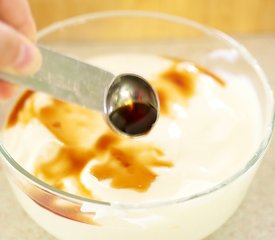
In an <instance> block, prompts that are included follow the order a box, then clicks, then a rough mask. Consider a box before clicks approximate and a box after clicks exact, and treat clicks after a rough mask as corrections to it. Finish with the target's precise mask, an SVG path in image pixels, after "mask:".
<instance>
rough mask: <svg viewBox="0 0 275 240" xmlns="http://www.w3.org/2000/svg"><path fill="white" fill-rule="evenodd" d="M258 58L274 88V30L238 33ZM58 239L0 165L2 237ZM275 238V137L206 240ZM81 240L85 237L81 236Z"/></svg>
mask: <svg viewBox="0 0 275 240" xmlns="http://www.w3.org/2000/svg"><path fill="white" fill-rule="evenodd" d="M236 39H237V40H238V41H240V42H241V43H243V45H244V46H246V47H247V48H248V50H249V51H250V52H251V53H252V54H253V55H254V56H255V57H256V59H258V61H259V63H260V65H261V66H262V67H263V69H264V71H265V73H266V74H267V76H268V78H269V80H270V83H271V85H272V88H273V90H274V91H275V33H272V34H264V35H263V34H261V35H256V36H255V35H254V36H253V35H249V36H248V35H245V36H237V37H236ZM19 239H20V240H36V239H37V240H38V239H39V240H55V238H54V237H52V236H50V235H49V234H48V233H46V232H45V231H44V230H43V229H41V228H40V227H39V226H38V225H37V224H36V223H35V222H33V221H32V220H31V219H30V218H29V217H28V216H27V214H26V213H25V212H24V211H23V209H22V208H21V207H20V206H19V204H18V203H17V201H16V199H15V197H14V196H13V194H12V192H11V190H10V187H9V185H8V183H7V180H6V179H5V177H4V174H3V172H2V169H1V166H0V240H19ZM248 239H249V240H272V239H275V139H273V141H272V142H271V145H270V148H269V150H268V152H267V154H266V155H265V157H264V159H263V163H262V165H261V167H260V169H259V171H258V173H257V175H256V177H255V180H254V181H253V183H252V185H251V187H250V190H249V192H248V194H247V196H246V198H245V200H244V202H243V203H242V205H241V206H240V208H239V210H238V211H237V212H236V213H235V214H234V216H233V217H232V218H231V219H230V220H229V221H228V222H227V223H226V224H225V225H224V226H223V227H221V228H220V229H219V230H218V231H217V232H215V233H214V234H212V235H211V236H209V237H208V238H207V240H248ZM81 240H82V239H81Z"/></svg>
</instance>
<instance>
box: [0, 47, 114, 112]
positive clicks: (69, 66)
mask: <svg viewBox="0 0 275 240" xmlns="http://www.w3.org/2000/svg"><path fill="white" fill-rule="evenodd" d="M39 49H40V51H41V54H42V58H43V63H42V66H41V69H40V70H39V71H38V72H37V73H36V74H34V75H32V76H27V77H21V76H20V77H18V76H14V75H11V74H7V73H4V72H0V79H4V80H6V81H8V82H11V83H15V84H19V85H23V86H25V87H27V88H30V89H32V90H35V91H41V92H44V93H47V94H50V95H52V96H54V97H56V98H59V99H61V100H64V101H68V102H72V103H76V104H78V105H81V106H85V107H88V108H91V109H94V110H98V111H103V103H104V95H105V89H106V88H107V87H108V86H109V85H110V83H111V82H112V80H113V79H114V75H113V74H112V73H110V72H107V71H105V70H102V69H100V68H98V67H95V66H92V65H89V64H87V63H84V62H80V61H78V60H76V59H73V58H71V57H67V56H64V55H62V54H59V53H57V52H54V51H52V50H49V49H47V48H45V47H42V46H39Z"/></svg>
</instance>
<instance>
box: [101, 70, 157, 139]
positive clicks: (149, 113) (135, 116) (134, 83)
mask: <svg viewBox="0 0 275 240" xmlns="http://www.w3.org/2000/svg"><path fill="white" fill-rule="evenodd" d="M104 113H105V116H106V118H107V123H109V125H110V127H111V128H112V129H113V130H115V131H117V132H119V133H121V134H126V135H129V136H139V135H143V134H145V133H147V132H149V131H150V130H151V128H152V127H153V126H154V124H155V122H156V121H157V119H158V115H159V100H158V96H157V94H156V92H155V91H154V89H153V88H152V86H151V85H150V84H149V83H148V82H147V81H146V80H145V79H143V78H142V77H140V76H138V75H135V74H121V75H118V76H117V77H115V79H114V80H113V82H112V83H111V84H110V86H109V88H107V89H106V97H105V102H104Z"/></svg>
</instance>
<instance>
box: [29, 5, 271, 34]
mask: <svg viewBox="0 0 275 240" xmlns="http://www.w3.org/2000/svg"><path fill="white" fill-rule="evenodd" d="M29 2H30V4H31V8H32V11H33V14H34V17H35V19H36V22H37V27H38V29H41V28H42V27H45V26H47V25H48V24H50V23H52V22H55V21H58V20H62V19H65V18H69V17H72V16H76V15H80V14H84V13H90V12H95V11H106V10H115V9H119V10H122V9H135V10H148V11H158V12H165V13H170V14H174V15H179V16H184V17H187V18H191V19H194V20H196V21H198V22H201V23H204V24H206V25H208V26H212V27H215V28H218V29H220V30H222V31H225V32H230V33H234V32H263V31H264V32H266V31H275V0H29Z"/></svg>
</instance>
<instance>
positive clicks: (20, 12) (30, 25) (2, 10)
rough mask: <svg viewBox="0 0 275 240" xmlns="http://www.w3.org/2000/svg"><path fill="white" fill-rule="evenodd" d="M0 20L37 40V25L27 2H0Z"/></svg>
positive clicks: (18, 0)
mask: <svg viewBox="0 0 275 240" xmlns="http://www.w3.org/2000/svg"><path fill="white" fill-rule="evenodd" d="M0 20H2V21H3V22H6V23H7V24H8V25H10V26H12V27H14V28H15V29H16V30H17V31H19V32H21V33H22V34H23V35H25V36H27V37H28V38H29V39H31V40H35V33H36V28H35V23H34V20H33V17H32V14H31V10H30V7H29V5H28V2H27V1H26V0H0Z"/></svg>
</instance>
